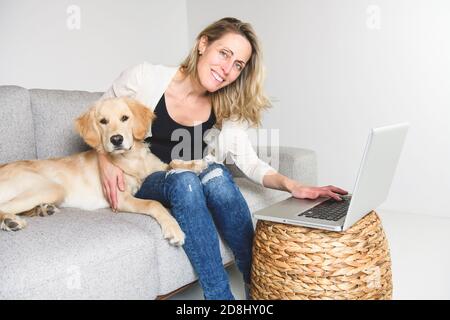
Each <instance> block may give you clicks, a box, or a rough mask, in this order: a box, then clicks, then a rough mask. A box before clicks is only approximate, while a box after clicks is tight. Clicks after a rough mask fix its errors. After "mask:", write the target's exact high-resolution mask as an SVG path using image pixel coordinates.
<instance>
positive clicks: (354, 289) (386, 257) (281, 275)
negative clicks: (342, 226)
mask: <svg viewBox="0 0 450 320" xmlns="http://www.w3.org/2000/svg"><path fill="white" fill-rule="evenodd" d="M251 295H252V298H253V299H257V300H262V299H271V300H273V299H282V300H292V299H302V300H303V299H348V300H350V299H391V298H392V272H391V259H390V254H389V247H388V243H387V240H386V236H385V234H384V231H383V228H382V225H381V221H380V219H379V218H378V215H377V214H376V213H375V212H371V213H370V214H368V215H366V216H365V217H364V218H363V219H361V220H360V221H358V222H357V223H356V224H355V225H353V226H352V227H351V228H350V229H348V230H347V231H345V232H329V231H322V230H317V229H310V228H304V227H297V226H292V225H286V224H281V223H273V222H268V221H261V220H260V221H258V223H257V227H256V235H255V240H254V243H253V266H252V286H251Z"/></svg>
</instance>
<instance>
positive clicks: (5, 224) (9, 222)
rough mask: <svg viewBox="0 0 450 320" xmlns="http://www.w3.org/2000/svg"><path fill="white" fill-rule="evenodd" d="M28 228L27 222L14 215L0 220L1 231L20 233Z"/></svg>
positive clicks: (8, 215) (5, 216)
mask: <svg viewBox="0 0 450 320" xmlns="http://www.w3.org/2000/svg"><path fill="white" fill-rule="evenodd" d="M26 226H27V222H26V221H25V220H23V219H21V218H19V217H18V216H16V215H14V214H7V215H4V216H3V217H2V218H1V220H0V229H2V230H5V231H19V230H21V229H23V228H25V227H26Z"/></svg>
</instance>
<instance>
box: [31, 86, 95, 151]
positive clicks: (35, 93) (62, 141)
mask: <svg viewBox="0 0 450 320" xmlns="http://www.w3.org/2000/svg"><path fill="white" fill-rule="evenodd" d="M101 95H102V93H100V92H86V91H66V90H43V89H32V90H30V97H31V109H32V111H33V117H34V124H35V135H36V153H37V158H38V159H47V158H54V157H61V156H68V155H71V154H73V153H77V152H81V151H85V150H88V148H89V147H88V146H87V145H86V144H85V143H84V141H83V140H82V139H81V137H80V136H79V135H78V133H76V131H75V126H74V120H75V119H76V118H77V117H78V116H80V115H81V114H82V113H83V112H84V111H86V110H87V109H88V108H89V106H90V105H91V104H92V103H94V102H95V101H96V100H98V99H99V98H100V97H101Z"/></svg>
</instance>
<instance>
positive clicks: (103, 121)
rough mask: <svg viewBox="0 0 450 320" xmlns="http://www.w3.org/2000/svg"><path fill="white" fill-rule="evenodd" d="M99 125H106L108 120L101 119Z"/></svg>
mask: <svg viewBox="0 0 450 320" xmlns="http://www.w3.org/2000/svg"><path fill="white" fill-rule="evenodd" d="M100 123H101V124H108V120H106V119H105V118H103V119H101V120H100Z"/></svg>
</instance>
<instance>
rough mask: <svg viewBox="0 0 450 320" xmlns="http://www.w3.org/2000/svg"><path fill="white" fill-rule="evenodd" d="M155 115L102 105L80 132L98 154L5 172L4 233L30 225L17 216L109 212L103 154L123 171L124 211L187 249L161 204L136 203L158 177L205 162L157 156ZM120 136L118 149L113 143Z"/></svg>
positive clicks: (1, 182) (116, 102) (21, 164)
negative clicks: (148, 219)
mask: <svg viewBox="0 0 450 320" xmlns="http://www.w3.org/2000/svg"><path fill="white" fill-rule="evenodd" d="M154 118H155V115H154V114H153V112H152V111H151V110H150V109H149V108H147V107H145V106H144V105H142V104H140V103H139V102H137V101H136V100H132V99H129V98H114V99H108V100H103V101H100V102H97V103H96V104H95V105H94V106H92V107H91V108H90V109H89V110H88V111H87V112H86V113H85V114H83V115H82V116H80V117H79V118H78V119H77V120H76V122H75V126H76V129H77V131H78V132H79V133H80V135H81V136H82V137H83V139H84V140H85V141H86V143H87V144H89V145H90V146H91V147H92V148H93V149H94V150H90V151H86V152H82V153H78V154H74V155H71V156H69V157H64V158H56V159H48V160H25V161H16V162H12V163H9V164H4V165H1V166H0V228H1V229H3V230H7V231H17V230H20V229H22V228H24V227H25V226H26V221H25V220H24V219H21V218H20V217H18V216H17V215H26V216H34V215H39V216H46V215H51V214H53V213H54V212H56V211H57V207H76V208H80V209H85V210H95V209H99V208H107V207H109V204H108V202H107V200H106V198H105V197H104V194H103V191H102V183H101V180H100V174H99V167H98V159H97V154H98V152H101V153H104V154H106V155H107V156H108V158H109V159H110V160H111V161H112V163H114V164H115V165H116V166H118V167H119V168H121V169H122V170H123V171H124V176H125V184H126V190H125V191H124V192H118V203H119V206H118V209H119V211H126V212H133V213H140V214H145V215H150V216H152V217H153V218H155V219H156V220H157V221H158V222H159V224H160V225H161V229H162V232H163V235H164V237H165V238H167V239H168V240H169V241H170V242H171V243H172V244H175V245H182V244H183V243H184V233H183V232H182V231H181V229H180V227H179V225H178V223H177V222H176V220H175V219H174V218H173V217H172V216H171V215H170V213H169V212H168V211H167V210H166V209H165V208H164V206H162V205H161V204H160V203H159V202H157V201H153V200H143V199H138V198H135V197H134V196H133V195H134V194H135V192H136V191H137V190H138V189H139V187H140V185H141V183H142V181H143V180H144V179H145V178H146V177H147V176H148V175H150V174H151V173H153V172H155V171H161V170H168V169H170V168H183V169H189V170H193V171H196V172H199V171H201V170H203V169H204V168H205V166H206V164H205V163H204V162H203V161H202V160H196V161H188V162H184V161H172V162H171V163H170V165H167V164H165V163H163V162H161V161H160V160H159V159H158V158H157V157H156V156H155V155H153V154H152V153H151V152H150V150H149V148H148V145H146V144H144V143H143V142H142V140H143V139H144V137H145V135H146V133H147V131H148V129H149V127H150V125H151V123H152V121H153V120H154ZM118 135H120V136H121V137H122V138H123V142H122V143H121V144H120V145H119V146H115V145H114V144H113V143H112V139H111V137H113V136H118Z"/></svg>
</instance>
